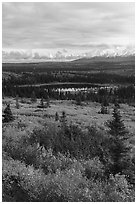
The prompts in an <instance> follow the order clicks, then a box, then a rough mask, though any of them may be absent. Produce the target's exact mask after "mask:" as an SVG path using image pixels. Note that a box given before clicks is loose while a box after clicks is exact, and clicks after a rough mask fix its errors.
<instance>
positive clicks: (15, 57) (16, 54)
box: [2, 47, 135, 62]
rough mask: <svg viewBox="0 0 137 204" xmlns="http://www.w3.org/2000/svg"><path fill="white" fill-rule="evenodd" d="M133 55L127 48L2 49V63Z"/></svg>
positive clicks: (133, 51)
mask: <svg viewBox="0 0 137 204" xmlns="http://www.w3.org/2000/svg"><path fill="white" fill-rule="evenodd" d="M134 55H135V49H134V48H131V47H130V48H129V47H115V48H108V49H91V50H88V51H75V50H73V51H72V50H69V49H68V50H67V49H59V50H52V51H50V50H22V49H21V50H20V49H3V51H2V60H3V62H33V61H34V62H35V61H66V60H76V59H80V58H88V59H89V58H96V57H97V58H98V59H99V57H101V58H102V57H103V58H115V57H129V56H134Z"/></svg>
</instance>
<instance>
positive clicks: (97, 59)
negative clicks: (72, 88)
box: [72, 55, 135, 63]
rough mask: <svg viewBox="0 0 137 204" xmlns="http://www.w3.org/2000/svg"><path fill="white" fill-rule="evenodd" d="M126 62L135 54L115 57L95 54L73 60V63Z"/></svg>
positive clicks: (133, 58)
mask: <svg viewBox="0 0 137 204" xmlns="http://www.w3.org/2000/svg"><path fill="white" fill-rule="evenodd" d="M101 61H102V62H124V61H125V62H128V61H135V55H129V56H115V57H105V56H95V57H83V58H79V59H76V60H73V61H72V62H73V63H92V62H101Z"/></svg>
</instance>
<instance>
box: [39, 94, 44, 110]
mask: <svg viewBox="0 0 137 204" xmlns="http://www.w3.org/2000/svg"><path fill="white" fill-rule="evenodd" d="M40 106H41V107H42V108H44V102H43V97H42V98H41V100H40Z"/></svg>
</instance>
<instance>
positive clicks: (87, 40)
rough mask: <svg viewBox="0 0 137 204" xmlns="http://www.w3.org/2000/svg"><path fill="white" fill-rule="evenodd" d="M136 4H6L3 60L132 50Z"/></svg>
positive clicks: (3, 9)
mask: <svg viewBox="0 0 137 204" xmlns="http://www.w3.org/2000/svg"><path fill="white" fill-rule="evenodd" d="M134 7H135V5H134V3H133V2H131V3H127V2H123V3H120V2H114V3H112V2H107V3H106V2H102V3H100V2H98V3H93V2H88V3H86V2H80V3H74V2H68V3H66V2H64V3H63V2H60V3H59V2H43V3H42V2H34V3H32V2H30V3H29V2H28V3H26V2H20V3H19V2H10V3H8V2H5V3H3V4H2V48H3V51H4V52H3V57H4V58H14V55H15V57H17V58H21V56H20V55H21V53H22V56H23V57H26V58H27V57H30V56H32V55H33V58H39V56H40V55H44V53H46V54H47V55H48V56H49V57H52V56H53V54H54V56H56V57H61V55H63V56H67V55H68V53H69V56H70V57H71V55H73V54H74V53H75V55H76V54H79V53H87V52H90V51H94V52H96V53H97V52H99V51H102V50H108V49H109V50H112V49H113V50H114V49H117V48H121V47H122V48H123V47H124V48H128V49H133V48H134V43H135V8H134Z"/></svg>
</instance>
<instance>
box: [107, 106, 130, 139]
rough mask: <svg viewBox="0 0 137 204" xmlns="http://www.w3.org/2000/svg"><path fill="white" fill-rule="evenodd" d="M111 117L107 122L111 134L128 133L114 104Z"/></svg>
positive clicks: (122, 134) (121, 134)
mask: <svg viewBox="0 0 137 204" xmlns="http://www.w3.org/2000/svg"><path fill="white" fill-rule="evenodd" d="M112 117H113V119H112V120H110V121H108V122H107V126H108V128H109V133H110V134H111V135H113V136H118V135H120V136H124V135H125V134H126V133H128V131H127V130H126V128H125V126H124V123H123V120H122V117H121V115H120V111H119V110H118V107H117V106H115V107H114V109H113V114H112Z"/></svg>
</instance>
